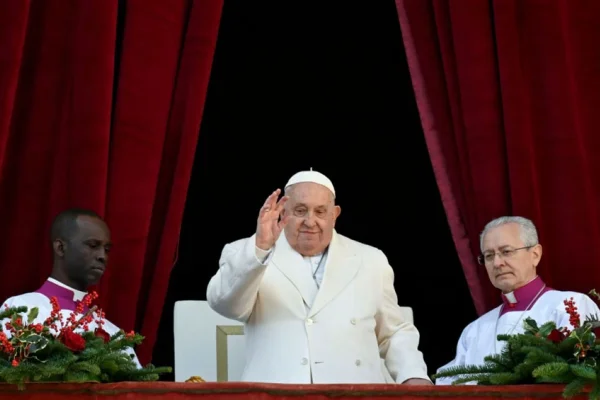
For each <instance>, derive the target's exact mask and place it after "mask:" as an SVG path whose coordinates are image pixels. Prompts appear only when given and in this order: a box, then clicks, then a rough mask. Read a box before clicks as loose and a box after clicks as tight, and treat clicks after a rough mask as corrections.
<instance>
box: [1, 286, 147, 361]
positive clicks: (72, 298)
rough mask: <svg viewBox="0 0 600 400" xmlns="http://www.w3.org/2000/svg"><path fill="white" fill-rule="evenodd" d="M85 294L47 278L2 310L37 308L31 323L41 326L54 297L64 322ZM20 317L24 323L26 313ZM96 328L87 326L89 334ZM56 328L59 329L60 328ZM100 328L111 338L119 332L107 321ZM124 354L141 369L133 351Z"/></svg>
mask: <svg viewBox="0 0 600 400" xmlns="http://www.w3.org/2000/svg"><path fill="white" fill-rule="evenodd" d="M44 293H46V294H44ZM86 294H87V293H86V292H82V291H80V290H76V289H73V288H71V287H69V286H67V285H65V284H63V283H61V282H59V281H57V280H56V279H53V278H48V280H47V281H46V282H45V283H44V285H43V286H42V287H41V288H40V289H39V290H38V291H37V292H31V293H25V294H22V295H18V296H14V297H11V298H9V299H8V300H6V301H5V302H4V304H3V305H2V309H3V310H4V308H5V306H8V307H23V306H24V307H27V309H28V312H29V310H31V309H32V308H34V307H37V308H38V309H39V314H38V316H37V318H36V319H35V320H34V321H33V323H34V324H38V323H39V324H43V323H44V321H45V320H46V319H47V318H48V317H50V315H51V314H52V304H51V303H50V297H48V296H56V297H57V298H58V302H59V306H60V307H61V311H60V313H61V314H62V320H63V321H64V322H66V321H67V318H69V316H70V315H71V312H72V311H74V308H75V307H73V304H74V303H75V302H78V301H81V300H82V299H83V297H84V296H85V295H86ZM21 315H22V316H23V321H25V322H26V321H27V313H22V314H21ZM77 317H78V318H81V317H83V314H79V315H78V316H77ZM96 318H98V315H97V314H96V313H94V319H96ZM8 321H9V320H8V319H6V320H4V321H2V322H1V323H2V326H3V327H4V324H5V323H6V322H8ZM97 327H98V325H97V324H96V322H95V321H93V322H92V323H90V324H88V328H89V331H91V332H93V331H94V330H95V329H96V328H97ZM58 328H60V326H59V327H58ZM102 328H103V329H104V330H105V331H106V332H107V333H108V334H109V335H111V336H112V335H114V334H115V333H117V332H119V330H120V329H119V328H118V327H117V326H116V325H115V324H113V323H112V322H110V321H109V320H107V319H104V324H103V326H102ZM75 332H78V333H82V332H83V329H82V328H81V327H78V328H76V329H75ZM4 333H6V335H7V336H8V337H10V332H9V331H8V330H6V329H4ZM51 333H54V334H57V332H56V331H53V330H52V329H51ZM125 352H126V353H127V354H132V355H133V356H134V358H133V361H135V363H136V364H137V366H138V368H141V364H140V361H139V360H138V358H137V355H136V354H135V351H134V350H133V349H131V348H127V349H125Z"/></svg>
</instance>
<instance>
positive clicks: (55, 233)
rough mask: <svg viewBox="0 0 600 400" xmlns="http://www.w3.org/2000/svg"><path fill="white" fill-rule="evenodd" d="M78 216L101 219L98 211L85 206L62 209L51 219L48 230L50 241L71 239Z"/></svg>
mask: <svg viewBox="0 0 600 400" xmlns="http://www.w3.org/2000/svg"><path fill="white" fill-rule="evenodd" d="M80 216H88V217H94V218H98V219H102V218H101V217H100V215H98V213H96V212H95V211H92V210H88V209H86V208H69V209H68V210H65V211H62V212H61V213H60V214H58V215H57V216H56V217H54V221H52V228H51V230H50V239H51V241H52V242H54V241H55V240H56V239H63V240H69V239H71V237H72V236H73V235H74V234H75V230H76V229H77V218H78V217H80Z"/></svg>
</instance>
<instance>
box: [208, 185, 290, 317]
mask: <svg viewBox="0 0 600 400" xmlns="http://www.w3.org/2000/svg"><path fill="white" fill-rule="evenodd" d="M280 193H281V190H279V189H277V190H276V191H274V192H273V193H272V194H271V195H270V196H269V197H268V198H267V200H266V201H265V204H264V205H263V206H262V207H261V209H260V211H259V214H258V220H257V223H256V233H255V234H254V235H252V236H251V237H249V238H247V239H242V240H238V241H237V242H234V243H230V244H227V245H226V246H225V247H224V248H223V252H222V253H221V258H220V260H219V270H218V271H217V273H216V275H215V276H213V277H212V279H211V280H210V282H209V283H208V288H207V290H206V300H207V301H208V304H209V305H210V307H211V308H212V309H213V310H215V311H216V312H218V313H219V314H221V315H223V316H224V317H227V318H231V319H235V320H237V321H240V322H245V321H246V320H247V319H248V317H250V314H252V310H253V309H254V304H255V303H256V298H257V296H258V289H259V287H260V283H261V281H262V278H263V275H264V273H265V271H266V268H267V265H268V263H269V261H270V258H271V256H272V255H273V252H274V251H275V248H274V247H275V242H276V241H277V239H278V238H279V235H280V234H281V231H282V230H283V228H284V226H285V224H286V223H287V220H286V218H280V217H281V214H282V211H283V206H284V205H285V203H286V201H287V200H288V198H287V197H286V196H284V197H282V198H281V199H279V200H278V198H279V194H280Z"/></svg>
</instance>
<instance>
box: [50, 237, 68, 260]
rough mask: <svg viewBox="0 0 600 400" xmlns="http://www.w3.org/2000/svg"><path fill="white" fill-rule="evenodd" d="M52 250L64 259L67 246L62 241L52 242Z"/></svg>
mask: <svg viewBox="0 0 600 400" xmlns="http://www.w3.org/2000/svg"><path fill="white" fill-rule="evenodd" d="M52 249H53V250H54V254H56V255H57V256H58V257H60V258H62V257H64V256H65V244H64V242H63V241H62V240H60V239H55V240H54V242H52Z"/></svg>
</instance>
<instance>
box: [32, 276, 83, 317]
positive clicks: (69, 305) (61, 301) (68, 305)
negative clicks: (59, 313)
mask: <svg viewBox="0 0 600 400" xmlns="http://www.w3.org/2000/svg"><path fill="white" fill-rule="evenodd" d="M36 293H40V294H43V295H44V296H46V297H47V298H48V299H50V298H52V297H56V299H57V300H58V305H59V307H60V308H61V309H63V310H69V311H75V309H76V308H77V304H79V301H75V300H73V295H74V294H75V293H74V292H73V291H72V290H69V289H67V288H64V287H62V286H58V285H57V284H55V283H52V282H50V281H46V282H44V284H43V285H42V287H41V288H39V289H38V290H36ZM87 311H88V307H87V306H85V305H84V306H83V312H87Z"/></svg>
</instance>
